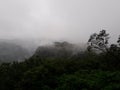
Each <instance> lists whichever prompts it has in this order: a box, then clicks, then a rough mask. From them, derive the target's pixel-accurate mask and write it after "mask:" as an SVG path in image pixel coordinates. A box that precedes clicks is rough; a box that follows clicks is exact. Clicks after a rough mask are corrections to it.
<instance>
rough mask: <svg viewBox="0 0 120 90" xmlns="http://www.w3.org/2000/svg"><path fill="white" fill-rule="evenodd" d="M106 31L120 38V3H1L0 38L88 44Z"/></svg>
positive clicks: (106, 0)
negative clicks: (95, 34) (61, 40)
mask: <svg viewBox="0 0 120 90" xmlns="http://www.w3.org/2000/svg"><path fill="white" fill-rule="evenodd" d="M101 29H106V30H107V31H108V32H109V33H110V34H111V37H113V38H114V39H117V36H118V35H119V34H120V0H0V38H48V39H58V40H59V39H67V40H71V41H74V42H86V41H87V39H88V38H89V36H90V34H92V33H94V32H99V31H100V30H101Z"/></svg>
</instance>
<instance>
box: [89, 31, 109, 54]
mask: <svg viewBox="0 0 120 90" xmlns="http://www.w3.org/2000/svg"><path fill="white" fill-rule="evenodd" d="M108 40H109V34H107V33H106V31H105V30H102V31H100V33H99V34H97V33H94V34H92V35H91V36H90V38H89V40H88V51H91V50H98V51H101V52H107V51H108V48H109V47H108Z"/></svg>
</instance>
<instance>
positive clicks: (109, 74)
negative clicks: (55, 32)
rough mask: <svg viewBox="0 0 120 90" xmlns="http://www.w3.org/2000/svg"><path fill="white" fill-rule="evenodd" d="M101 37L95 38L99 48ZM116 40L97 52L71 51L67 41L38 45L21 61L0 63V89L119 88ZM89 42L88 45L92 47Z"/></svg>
mask: <svg viewBox="0 0 120 90" xmlns="http://www.w3.org/2000/svg"><path fill="white" fill-rule="evenodd" d="M95 38H96V37H95ZM97 38H98V37H97ZM102 38H104V36H103V37H102ZM102 38H101V36H99V39H95V41H97V40H99V41H100V43H99V44H98V43H97V44H96V45H98V47H100V48H102V47H103V46H104V44H106V43H104V42H103V40H104V39H102ZM101 40H102V43H101ZM89 42H91V40H90V41H89ZM119 43H120V38H119V39H118V45H116V44H112V45H110V47H109V48H107V51H105V52H102V53H99V54H96V53H94V52H87V51H85V52H81V53H80V52H78V53H73V52H74V51H73V49H72V44H69V43H67V42H63V43H59V42H56V43H55V47H39V48H38V50H37V51H36V53H35V54H34V55H33V56H32V57H31V58H29V59H27V60H25V61H24V62H13V63H3V64H1V65H0V90H120V44H119ZM93 44H94V45H95V43H93V42H92V44H91V46H92V47H91V46H90V47H91V48H95V47H94V46H93ZM68 47H69V48H68ZM100 50H101V49H100Z"/></svg>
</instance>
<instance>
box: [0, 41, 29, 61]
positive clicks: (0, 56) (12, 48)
mask: <svg viewBox="0 0 120 90" xmlns="http://www.w3.org/2000/svg"><path fill="white" fill-rule="evenodd" d="M30 55H31V52H29V51H28V50H27V49H26V48H24V47H22V46H20V45H17V44H15V43H10V42H5V41H4V42H3V41H1V42H0V61H1V62H11V61H22V60H24V59H25V58H28V57H30Z"/></svg>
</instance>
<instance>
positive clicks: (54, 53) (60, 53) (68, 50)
mask: <svg viewBox="0 0 120 90" xmlns="http://www.w3.org/2000/svg"><path fill="white" fill-rule="evenodd" d="M84 50H85V49H83V48H82V49H81V48H80V47H78V46H77V45H75V44H72V43H69V42H66V41H64V42H54V43H53V44H52V45H44V46H39V47H38V48H37V50H36V52H35V54H34V55H33V56H35V57H40V58H70V57H73V56H77V55H78V54H79V56H83V53H82V52H83V51H84Z"/></svg>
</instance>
